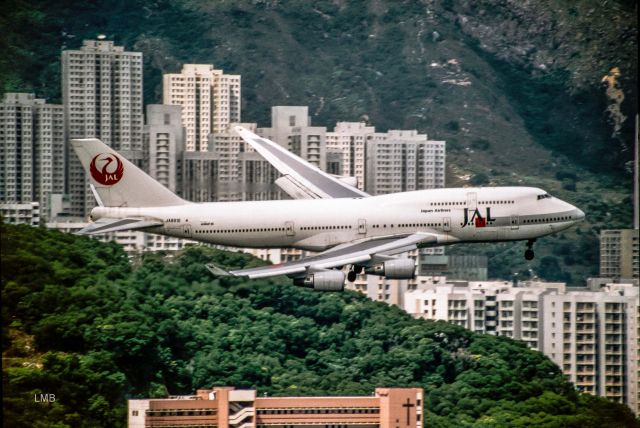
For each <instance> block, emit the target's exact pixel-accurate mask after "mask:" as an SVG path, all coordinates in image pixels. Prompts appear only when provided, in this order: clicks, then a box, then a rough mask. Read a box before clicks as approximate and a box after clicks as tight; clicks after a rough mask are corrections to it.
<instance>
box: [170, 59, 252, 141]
mask: <svg viewBox="0 0 640 428" xmlns="http://www.w3.org/2000/svg"><path fill="white" fill-rule="evenodd" d="M162 82H163V86H162V94H163V98H162V99H163V104H167V105H179V106H182V123H183V125H184V127H185V129H186V143H185V146H186V150H187V151H207V148H208V145H209V134H213V133H221V132H225V131H226V130H227V128H228V127H229V125H230V124H231V123H239V122H240V76H239V75H232V74H224V72H223V71H222V70H216V69H214V68H213V65H210V64H184V65H183V67H182V71H181V72H180V73H172V74H165V75H164V76H163V81H162Z"/></svg>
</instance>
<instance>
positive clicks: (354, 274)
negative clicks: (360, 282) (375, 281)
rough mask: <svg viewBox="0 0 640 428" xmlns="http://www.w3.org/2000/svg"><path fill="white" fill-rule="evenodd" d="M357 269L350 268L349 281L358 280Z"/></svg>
mask: <svg viewBox="0 0 640 428" xmlns="http://www.w3.org/2000/svg"><path fill="white" fill-rule="evenodd" d="M356 275H357V273H356V271H355V270H350V271H349V273H347V281H349V282H353V281H355V280H356Z"/></svg>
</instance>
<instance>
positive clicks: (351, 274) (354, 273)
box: [347, 265, 364, 282]
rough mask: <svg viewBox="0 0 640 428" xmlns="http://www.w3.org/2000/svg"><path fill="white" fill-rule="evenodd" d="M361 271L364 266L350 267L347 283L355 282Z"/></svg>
mask: <svg viewBox="0 0 640 428" xmlns="http://www.w3.org/2000/svg"><path fill="white" fill-rule="evenodd" d="M363 271H364V266H356V265H353V266H351V269H350V270H349V272H348V273H347V281H349V282H353V281H355V280H356V276H357V275H358V274H359V273H362V272H363Z"/></svg>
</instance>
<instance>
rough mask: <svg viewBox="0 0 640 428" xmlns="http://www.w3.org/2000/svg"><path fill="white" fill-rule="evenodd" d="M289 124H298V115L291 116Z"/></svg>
mask: <svg viewBox="0 0 640 428" xmlns="http://www.w3.org/2000/svg"><path fill="white" fill-rule="evenodd" d="M289 126H296V117H295V116H289Z"/></svg>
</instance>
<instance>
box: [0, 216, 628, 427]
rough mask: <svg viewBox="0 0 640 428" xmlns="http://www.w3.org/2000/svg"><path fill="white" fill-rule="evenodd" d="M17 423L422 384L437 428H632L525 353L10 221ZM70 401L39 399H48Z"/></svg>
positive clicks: (9, 306)
mask: <svg viewBox="0 0 640 428" xmlns="http://www.w3.org/2000/svg"><path fill="white" fill-rule="evenodd" d="M1 237H2V241H1V251H2V265H1V267H2V277H1V279H2V298H3V305H2V349H3V354H2V356H3V372H2V379H3V426H6V427H12V428H16V427H17V428H19V427H30V428H32V427H52V426H55V427H118V426H125V424H126V407H125V406H126V401H125V400H126V399H127V398H130V397H163V396H166V395H167V394H168V393H170V394H185V393H192V392H193V391H194V390H195V389H197V388H208V387H211V386H213V385H235V386H237V387H249V388H258V389H259V390H260V391H261V392H268V393H269V394H270V395H291V394H294V395H298V394H308V395H320V394H323V395H325V394H329V395H331V394H341V395H344V394H365V395H367V394H370V393H371V392H372V391H373V389H374V388H375V387H376V386H422V387H423V388H424V389H425V400H424V402H425V415H426V425H425V426H429V427H454V426H455V427H459V426H468V427H503V426H523V427H525V426H526V427H528V426H541V425H544V426H549V427H561V426H562V427H594V428H595V427H598V428H599V427H621V426H627V427H633V426H638V421H637V420H635V419H634V418H633V415H632V414H631V413H630V411H629V410H628V409H627V408H626V407H625V406H622V405H619V404H615V403H612V402H608V401H606V400H603V399H599V398H596V397H591V396H583V395H578V394H577V393H576V392H575V391H574V390H573V388H572V386H571V385H570V384H568V383H567V382H566V381H565V380H564V379H563V376H562V374H561V372H560V370H559V368H558V367H557V366H555V365H554V364H553V363H552V362H551V361H550V360H549V359H547V358H546V357H545V356H543V355H542V354H540V353H538V352H533V351H530V350H528V349H527V348H526V347H525V345H524V344H522V343H519V342H516V341H513V340H510V339H507V338H501V337H492V336H483V335H477V334H474V333H471V332H469V331H467V330H464V329H462V328H459V327H455V326H452V325H449V324H445V323H442V322H427V321H423V320H415V319H413V318H411V317H410V316H408V315H407V314H405V313H403V312H402V311H400V310H399V309H398V308H395V307H390V306H387V305H385V304H381V303H375V302H372V301H370V300H368V299H366V298H365V297H363V296H361V295H359V294H356V293H353V292H344V293H324V294H323V293H317V292H312V291H309V290H305V289H300V288H295V287H293V286H290V285H288V284H289V281H287V280H283V281H279V280H278V279H275V280H273V281H251V282H242V281H240V280H238V279H225V278H221V279H212V278H211V276H210V275H209V274H208V272H207V271H206V269H205V268H204V265H203V264H204V263H205V261H215V262H216V263H219V264H221V265H223V266H233V267H240V266H248V265H251V264H255V263H260V262H259V261H258V260H256V259H253V258H251V257H249V256H247V255H244V254H240V253H229V252H223V251H217V250H211V249H207V248H204V247H192V248H189V249H187V250H185V251H184V252H182V253H181V254H180V255H179V256H178V257H175V258H163V257H162V256H161V255H151V254H150V255H146V256H144V257H143V258H142V259H141V260H137V261H135V262H134V263H133V264H130V263H129V261H128V259H127V256H126V255H125V253H124V252H123V251H122V250H121V249H120V248H119V247H118V246H117V245H115V244H104V243H100V242H97V241H95V240H91V239H88V238H84V237H76V236H73V235H68V234H63V233H60V232H56V231H48V230H45V229H36V228H30V227H27V226H8V225H2V229H1ZM40 393H47V394H55V397H56V401H55V403H49V404H45V403H34V399H33V397H34V394H40Z"/></svg>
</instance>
